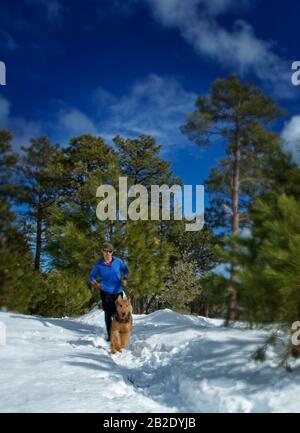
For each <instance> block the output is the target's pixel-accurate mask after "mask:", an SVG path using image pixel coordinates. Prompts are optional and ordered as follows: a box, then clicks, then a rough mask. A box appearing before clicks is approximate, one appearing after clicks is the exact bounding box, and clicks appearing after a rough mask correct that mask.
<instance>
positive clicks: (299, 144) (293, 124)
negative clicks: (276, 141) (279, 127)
mask: <svg viewBox="0 0 300 433" xmlns="http://www.w3.org/2000/svg"><path fill="white" fill-rule="evenodd" d="M281 136H282V138H283V140H284V148H285V149H286V150H287V151H288V152H289V153H291V155H292V157H293V160H294V161H295V162H296V163H297V164H298V165H300V115H298V116H293V117H292V118H291V119H290V121H289V122H287V123H286V124H285V126H284V128H283V131H282V133H281Z"/></svg>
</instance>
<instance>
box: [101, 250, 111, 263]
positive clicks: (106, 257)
mask: <svg viewBox="0 0 300 433" xmlns="http://www.w3.org/2000/svg"><path fill="white" fill-rule="evenodd" d="M102 253H103V257H104V260H105V261H106V262H110V261H111V258H112V255H113V250H111V249H109V248H104V249H103V250H102Z"/></svg>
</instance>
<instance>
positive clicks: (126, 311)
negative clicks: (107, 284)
mask: <svg viewBox="0 0 300 433" xmlns="http://www.w3.org/2000/svg"><path fill="white" fill-rule="evenodd" d="M116 310H117V315H118V317H120V319H125V317H128V316H129V315H130V314H132V306H131V303H130V300H129V299H123V298H122V296H121V295H119V296H118V297H117V299H116Z"/></svg>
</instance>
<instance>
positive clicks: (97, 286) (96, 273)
mask: <svg viewBox="0 0 300 433" xmlns="http://www.w3.org/2000/svg"><path fill="white" fill-rule="evenodd" d="M98 276H99V269H98V263H96V265H95V266H94V267H93V269H92V271H91V273H90V276H89V282H90V283H91V285H92V286H93V287H94V288H95V289H100V284H99V283H98V281H97V280H96V278H97V277H98Z"/></svg>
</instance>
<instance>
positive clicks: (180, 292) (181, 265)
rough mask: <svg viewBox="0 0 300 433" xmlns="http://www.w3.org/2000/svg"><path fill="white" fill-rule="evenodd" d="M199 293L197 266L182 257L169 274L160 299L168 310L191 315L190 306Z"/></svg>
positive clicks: (200, 290)
mask: <svg viewBox="0 0 300 433" xmlns="http://www.w3.org/2000/svg"><path fill="white" fill-rule="evenodd" d="M201 292H202V288H201V285H200V278H199V276H197V265H196V263H195V262H193V261H192V260H190V259H189V258H188V257H187V256H183V258H182V259H181V260H179V261H178V262H177V263H176V264H175V266H174V268H173V269H172V271H171V272H170V275H169V277H168V279H167V280H166V283H165V286H164V290H163V293H162V297H163V299H164V300H165V302H166V303H167V305H168V306H169V308H171V309H173V310H175V311H178V312H180V313H191V311H192V305H193V303H194V302H195V300H196V298H197V297H198V296H200V294H201Z"/></svg>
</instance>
